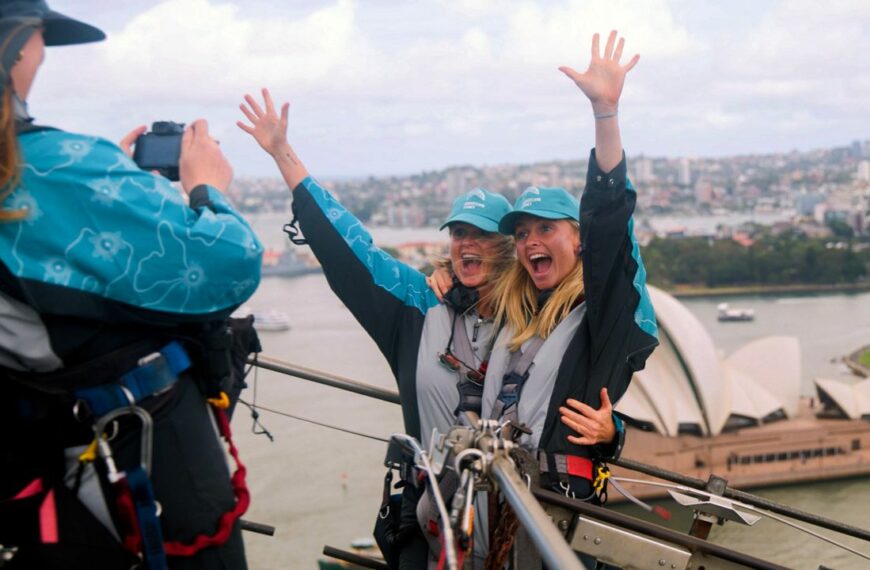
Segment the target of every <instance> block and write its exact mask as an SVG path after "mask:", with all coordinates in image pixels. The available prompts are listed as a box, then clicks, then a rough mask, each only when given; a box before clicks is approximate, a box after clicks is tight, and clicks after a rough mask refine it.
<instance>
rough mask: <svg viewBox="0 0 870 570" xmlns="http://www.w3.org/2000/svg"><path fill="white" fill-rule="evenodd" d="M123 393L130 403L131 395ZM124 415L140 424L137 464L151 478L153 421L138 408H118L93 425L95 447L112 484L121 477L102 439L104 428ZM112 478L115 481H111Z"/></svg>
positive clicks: (108, 446)
mask: <svg viewBox="0 0 870 570" xmlns="http://www.w3.org/2000/svg"><path fill="white" fill-rule="evenodd" d="M124 392H125V393H126V394H127V397H128V398H130V399H131V401H132V394H130V393H129V391H128V390H126V389H124ZM126 415H134V416H136V417H138V418H139V421H140V422H141V424H142V436H141V442H140V446H139V450H140V458H139V462H140V464H141V466H142V469H144V470H145V474H146V475H148V476H149V477H150V476H151V450H152V447H153V442H154V433H153V432H154V421H153V420H152V419H151V414H149V413H148V412H147V411H146V410H145V409H144V408H140V407H139V406H133V405H130V406H127V407H125V408H118V409H116V410H112V411H111V412H109V413H108V414H106V415H104V416H103V417H101V418H100V419H99V420H97V422H96V424H94V433H95V434H96V438H97V445H98V446H99V450H100V455H101V456H102V458H103V461H105V462H106V467H107V468H108V470H109V480H111V481H112V482H113V483H114V482H115V481H117V480H118V479H119V478H120V477H121V475H120V473H119V472H118V468H117V466H116V465H115V460H114V459H113V458H112V448H111V446H110V445H109V442H108V441H107V440H106V439H105V438H104V437H103V432H104V431H105V430H106V426H107V425H108V424H109V423H110V422H112V421H114V420H116V419H117V418H119V417H121V416H126ZM112 477H114V478H115V479H114V480H112Z"/></svg>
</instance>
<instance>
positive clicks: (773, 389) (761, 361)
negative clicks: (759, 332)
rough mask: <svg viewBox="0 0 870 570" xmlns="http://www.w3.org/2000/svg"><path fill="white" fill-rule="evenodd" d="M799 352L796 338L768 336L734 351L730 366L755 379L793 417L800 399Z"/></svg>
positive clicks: (729, 362)
mask: <svg viewBox="0 0 870 570" xmlns="http://www.w3.org/2000/svg"><path fill="white" fill-rule="evenodd" d="M800 351H801V349H800V344H799V343H798V340H797V339H796V338H795V337H791V336H768V337H764V338H760V339H758V340H754V341H752V342H750V343H748V344H746V345H744V346H742V347H740V348H739V349H737V350H736V351H734V353H733V354H731V356H729V357H728V364H729V365H730V366H731V367H732V368H735V369H736V370H739V371H740V372H742V373H744V374H745V375H747V376H749V377H750V378H755V379H756V380H757V381H758V382H759V383H760V387H763V388H764V390H766V391H767V392H768V393H769V394H771V395H772V396H773V397H775V398H776V399H778V400H779V402H780V405H781V406H782V408H783V411H785V413H786V415H787V416H789V417H794V416H796V415H797V413H798V404H799V403H800V397H801V384H800V381H799V380H800V377H801V357H800Z"/></svg>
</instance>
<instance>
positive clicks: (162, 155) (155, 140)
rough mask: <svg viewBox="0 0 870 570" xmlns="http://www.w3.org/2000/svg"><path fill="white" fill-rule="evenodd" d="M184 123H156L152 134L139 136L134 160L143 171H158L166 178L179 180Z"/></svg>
mask: <svg viewBox="0 0 870 570" xmlns="http://www.w3.org/2000/svg"><path fill="white" fill-rule="evenodd" d="M183 134H184V124H183V123H173V122H172V121H155V122H154V124H152V125H151V132H150V133H145V134H142V135H139V138H137V139H136V149H135V150H134V151H133V160H134V161H135V162H136V164H138V165H139V168H141V169H142V170H156V171H157V172H159V173H160V174H161V175H163V176H165V177H166V178H168V179H170V180H172V181H176V180H178V157H179V156H180V155H181V136H182V135H183Z"/></svg>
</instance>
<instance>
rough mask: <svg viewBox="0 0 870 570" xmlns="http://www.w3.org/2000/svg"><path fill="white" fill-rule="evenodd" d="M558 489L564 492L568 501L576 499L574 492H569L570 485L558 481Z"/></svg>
mask: <svg viewBox="0 0 870 570" xmlns="http://www.w3.org/2000/svg"><path fill="white" fill-rule="evenodd" d="M559 488H560V489H562V490H563V491H565V496H566V497H568V498H569V499H576V498H577V497H576V495H574V491H572V490H571V485H569V484H568V483H565V482H564V481H559Z"/></svg>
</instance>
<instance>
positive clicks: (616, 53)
mask: <svg viewBox="0 0 870 570" xmlns="http://www.w3.org/2000/svg"><path fill="white" fill-rule="evenodd" d="M624 47H625V38H619V42H617V44H616V51H614V52H613V61H615V62H616V63H619V60H620V58H621V57H622V48H624Z"/></svg>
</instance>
